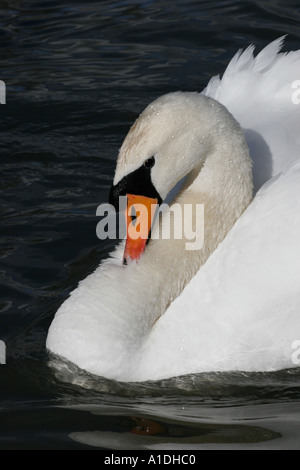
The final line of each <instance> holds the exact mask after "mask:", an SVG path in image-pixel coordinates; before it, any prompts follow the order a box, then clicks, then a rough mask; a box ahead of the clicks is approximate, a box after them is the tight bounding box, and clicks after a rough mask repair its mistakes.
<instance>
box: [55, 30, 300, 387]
mask: <svg viewBox="0 0 300 470" xmlns="http://www.w3.org/2000/svg"><path fill="white" fill-rule="evenodd" d="M281 45H282V39H279V40H277V41H275V42H273V43H272V44H270V45H269V46H267V47H266V48H265V49H264V50H263V51H262V52H261V53H260V54H258V56H257V57H256V58H254V56H253V48H252V47H250V48H248V49H247V50H246V51H245V52H243V53H242V52H239V53H238V54H237V55H236V56H235V57H234V58H233V59H232V61H231V62H230V64H229V65H228V67H227V69H226V71H225V73H224V75H223V78H222V79H220V78H218V77H214V78H213V79H212V80H211V81H210V83H209V84H208V86H207V87H206V89H205V90H204V91H203V92H202V94H196V93H172V94H169V95H165V96H163V97H161V98H159V99H158V100H156V101H155V102H154V103H152V105H150V106H149V107H148V108H146V110H145V111H144V112H143V113H142V115H141V116H140V118H139V119H138V120H137V122H136V123H135V125H134V126H133V128H132V129H131V131H130V132H129V134H128V136H127V138H126V139H125V141H124V144H123V146H122V148H121V151H120V155H119V158H118V164H117V169H116V175H115V180H114V181H115V183H117V182H118V181H120V180H121V179H122V177H124V176H125V175H127V174H128V173H130V172H131V171H134V170H136V169H137V168H139V166H140V165H141V164H142V163H143V161H144V160H145V159H147V158H149V157H150V156H151V155H153V154H155V155H156V164H155V166H154V168H153V169H152V174H151V176H152V181H153V183H154V186H155V187H156V189H157V190H158V192H159V193H160V194H161V196H162V197H163V198H165V197H166V195H167V193H168V192H169V190H170V189H171V188H172V187H173V186H174V185H175V184H176V183H177V182H178V181H179V179H180V178H181V177H182V176H185V175H186V174H188V173H189V176H188V178H187V182H186V183H185V187H184V189H183V191H182V192H181V193H180V194H179V195H178V196H177V198H176V199H175V202H178V203H180V204H184V203H186V202H193V203H204V204H205V217H206V218H205V245H204V248H203V250H201V252H187V251H185V250H184V240H151V242H150V243H149V245H148V246H147V248H146V251H145V252H144V254H143V255H142V257H141V259H140V260H139V261H138V262H137V263H136V262H133V263H131V264H130V265H129V266H122V246H120V247H119V248H118V249H117V251H116V253H115V254H113V257H112V258H110V259H109V260H106V261H105V262H104V263H102V264H101V265H100V266H99V267H98V268H97V269H96V271H95V272H94V273H93V274H92V275H90V276H89V277H87V278H86V279H85V280H84V281H82V282H81V283H80V285H79V287H78V288H77V289H76V290H75V291H73V292H72V294H71V296H70V298H69V299H67V301H66V302H65V303H64V304H63V305H62V306H61V307H60V309H59V310H58V312H57V314H56V316H55V319H54V321H53V323H52V325H51V327H50V330H49V334H48V338H47V348H48V349H49V350H50V351H52V352H54V353H55V354H58V355H60V356H62V357H64V358H67V359H68V360H70V361H72V362H74V363H75V364H77V365H78V366H79V367H82V368H84V369H86V370H88V371H90V372H92V373H95V374H98V375H104V376H106V377H109V378H115V379H119V380H125V381H126V380H147V379H160V378H165V377H170V376H174V375H179V374H187V373H195V372H203V371H212V370H214V371H215V370H220V371H224V370H245V371H268V370H274V369H281V368H286V367H292V366H293V365H294V364H293V362H292V354H293V352H294V351H293V349H292V344H293V342H294V341H295V340H299V339H300V313H299V310H300V287H299V279H300V243H299V239H300V211H299V202H300V161H299V160H300V159H299V157H300V141H299V136H300V132H299V131H300V105H297V104H295V103H294V102H293V100H292V94H293V92H294V91H295V90H294V89H293V88H292V83H293V82H294V81H296V80H298V79H299V78H300V51H297V52H290V53H289V54H280V53H279V50H280V48H281ZM211 98H213V99H211ZM215 100H216V101H215ZM219 103H222V104H223V105H224V106H225V108H224V107H223V106H222V105H220V104H219ZM226 108H227V109H228V110H229V112H230V113H231V114H232V115H233V116H234V117H235V119H236V120H237V121H238V122H239V124H240V125H241V127H242V129H243V132H242V131H241V130H240V128H239V126H238V124H237V122H236V121H235V120H234V119H233V118H232V116H231V114H230V113H229V112H228V111H227V109H226ZM244 136H245V137H246V140H247V143H248V145H249V148H250V155H251V157H252V161H253V175H254V186H255V191H256V190H257V189H259V188H260V187H261V186H262V184H263V183H265V182H267V183H266V184H264V186H263V187H262V188H261V189H260V191H259V192H258V193H257V194H256V196H255V198H254V200H253V202H252V203H251V204H250V205H249V203H250V201H251V193H252V180H251V171H250V159H249V156H248V149H247V147H246V145H245V142H244ZM248 205H249V207H248V208H247V209H246V210H245V208H246V207H247V206H248ZM244 210H245V212H244V213H243V211H244ZM242 213H243V214H242ZM241 214H242V215H241ZM237 219H238V220H237ZM236 220H237V222H236ZM235 222H236V223H235ZM233 225H234V226H233ZM232 226H233V228H232ZM155 229H156V228H155V227H154V231H155ZM228 232H229V233H228ZM227 233H228V235H227ZM226 235H227V236H226ZM224 237H226V238H225V239H224ZM223 239H224V240H223ZM222 240H223V241H222ZM220 242H221V243H220ZM199 268H200V269H199Z"/></svg>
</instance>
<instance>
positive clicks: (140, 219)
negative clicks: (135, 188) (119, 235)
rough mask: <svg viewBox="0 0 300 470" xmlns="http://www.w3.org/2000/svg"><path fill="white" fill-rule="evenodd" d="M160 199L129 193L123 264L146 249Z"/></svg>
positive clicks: (135, 257)
mask: <svg viewBox="0 0 300 470" xmlns="http://www.w3.org/2000/svg"><path fill="white" fill-rule="evenodd" d="M157 203H158V200H157V199H154V198H151V197H145V196H137V195H136V194H127V209H126V213H125V219H126V230H127V238H126V244H125V251H124V258H123V264H127V262H128V261H129V259H132V260H135V259H138V258H139V257H140V256H141V254H142V253H143V251H144V250H145V247H146V244H147V241H148V239H149V234H150V230H151V225H152V222H153V218H154V214H155V211H156V208H157Z"/></svg>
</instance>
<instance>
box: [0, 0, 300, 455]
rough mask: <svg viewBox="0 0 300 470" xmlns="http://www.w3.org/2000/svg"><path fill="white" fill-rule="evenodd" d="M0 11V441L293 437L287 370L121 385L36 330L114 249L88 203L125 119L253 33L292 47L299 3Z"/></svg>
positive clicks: (199, 74) (188, 83)
mask: <svg viewBox="0 0 300 470" xmlns="http://www.w3.org/2000/svg"><path fill="white" fill-rule="evenodd" d="M0 10H1V18H0V44H1V47H0V60H1V70H0V80H4V81H5V83H6V91H7V97H6V98H7V99H6V101H7V104H6V105H4V106H0V112H1V119H0V123H1V124H0V125H1V139H0V154H1V187H0V218H1V238H0V260H1V265H0V287H1V300H0V340H4V341H5V343H6V346H7V365H5V366H3V367H2V368H1V376H0V419H1V430H0V449H16V448H18V449H90V448H94V447H96V448H106V449H122V448H123V449H124V448H128V449H129V448H132V449H133V448H157V449H158V448H160V449H161V448H170V449H171V448H174V449H175V448H181V447H183V448H186V449H188V448H193V447H194V446H195V447H198V448H201V449H202V448H206V447H208V448H210V447H214V446H215V447H216V448H221V447H222V446H223V447H225V448H230V447H236V448H243V447H247V448H248V447H249V446H250V447H260V448H278V447H279V448H295V447H297V446H298V436H299V434H300V429H299V423H300V410H299V397H300V385H299V384H300V380H299V379H300V375H299V372H298V371H297V370H293V371H284V372H278V373H272V374H243V373H239V374H237V373H236V374H199V375H189V376H185V377H177V378H173V379H168V380H164V381H159V382H145V383H138V384H136V383H129V384H125V383H118V382H115V381H109V380H106V379H104V378H101V377H93V376H91V375H89V374H86V373H84V372H82V371H79V370H78V369H76V368H74V367H73V366H72V365H70V364H67V363H65V364H62V363H60V364H59V365H58V364H57V363H56V361H55V359H50V358H48V356H47V354H46V352H45V338H46V333H47V329H48V327H49V325H50V322H51V320H52V318H53V315H54V313H55V311H56V310H57V308H58V307H59V305H60V304H61V303H62V302H63V300H64V299H65V298H66V297H67V295H68V293H69V292H70V291H71V290H72V289H73V288H74V287H75V286H76V285H77V283H78V281H79V280H80V279H82V278H84V277H86V275H87V274H89V273H90V272H92V271H93V269H94V268H95V267H96V266H97V265H98V263H99V261H100V260H101V259H103V258H105V257H106V256H107V254H108V252H109V251H110V250H111V249H112V246H113V244H112V243H111V242H110V241H105V240H104V241H102V242H101V243H100V242H99V240H98V239H97V237H96V233H95V229H96V225H97V222H98V219H97V218H96V216H95V213H96V208H97V207H98V205H99V204H100V203H101V202H106V201H107V196H108V190H109V187H110V183H111V180H112V176H113V172H114V167H115V159H116V156H117V153H118V148H119V147H120V145H121V142H122V140H123V138H124V136H125V135H126V133H127V131H128V129H129V126H130V124H131V123H132V122H133V121H134V119H135V118H136V117H137V116H138V114H139V113H140V112H141V111H142V110H143V109H144V107H145V106H146V105H147V104H148V103H149V102H151V101H152V100H153V99H155V98H156V97H158V96H159V95H161V94H163V93H167V92H170V91H175V90H183V91H185V90H187V91H194V90H199V91H200V90H202V89H203V88H204V86H205V85H206V84H207V81H208V80H209V79H210V77H211V76H212V75H215V74H218V73H221V72H222V71H223V70H224V67H225V65H226V64H227V63H228V60H229V59H230V58H231V57H232V55H233V54H234V53H235V52H236V51H237V50H238V49H239V48H240V47H245V46H246V45H248V44H249V43H251V42H253V43H255V44H256V45H257V46H258V48H261V47H262V46H264V45H265V44H266V43H267V42H270V41H271V40H273V39H275V38H277V37H279V36H281V35H283V34H286V33H288V38H287V43H286V47H287V49H297V48H299V43H300V33H299V31H300V29H299V24H300V8H299V4H298V2H297V1H296V0H287V1H284V2H283V1H282V0H276V1H264V2H258V1H256V0H250V1H248V2H238V1H235V0H219V1H216V0H214V1H198V0H188V1H186V2H179V1H178V2H177V1H173V2H169V1H167V0H165V1H164V0H162V1H159V2H158V1H156V0H150V1H146V0H145V1H137V0H135V1H127V0H105V1H101V2H95V1H93V0H89V1H87V2H83V1H82V0H76V1H73V2H71V1H69V0H66V1H64V2H58V1H57V0H54V1H51V2H49V1H44V2H41V1H38V0H29V1H26V2H23V1H21V0H14V1H7V0H4V1H2V2H1V5H0ZM267 170H268V169H266V172H267ZM261 177H262V176H261ZM49 359H50V363H49ZM16 430H17V431H16Z"/></svg>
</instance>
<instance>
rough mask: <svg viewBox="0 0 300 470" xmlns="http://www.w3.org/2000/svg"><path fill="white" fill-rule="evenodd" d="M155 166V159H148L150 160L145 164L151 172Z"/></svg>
mask: <svg viewBox="0 0 300 470" xmlns="http://www.w3.org/2000/svg"><path fill="white" fill-rule="evenodd" d="M154 165H155V158H154V157H151V158H148V160H146V161H145V162H144V167H145V168H147V170H150V169H151V168H152V167H153V166H154Z"/></svg>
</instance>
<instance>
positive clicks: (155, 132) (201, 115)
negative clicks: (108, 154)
mask: <svg viewBox="0 0 300 470" xmlns="http://www.w3.org/2000/svg"><path fill="white" fill-rule="evenodd" d="M224 113H225V114H224ZM228 116H230V114H229V113H228V111H227V110H226V108H224V107H223V106H222V105H221V104H220V103H218V102H217V101H215V100H213V99H211V98H208V97H206V96H203V95H201V94H199V93H196V92H175V93H170V94H167V95H163V96H161V97H160V98H158V99H156V100H155V101H154V102H152V103H151V104H150V105H149V106H147V108H146V109H145V110H144V111H143V112H142V114H141V115H140V116H139V117H138V119H137V120H136V121H135V123H134V124H133V126H132V127H131V129H130V130H129V133H128V134H127V136H126V138H125V140H124V142H123V144H122V146H121V148H120V151H119V156H118V160H117V166H116V171H115V176H114V180H113V185H112V188H111V191H110V197H109V202H110V203H111V204H113V205H114V206H115V208H117V209H118V208H119V197H120V196H129V195H133V196H135V197H138V198H140V197H141V199H137V200H136V202H140V203H141V204H144V205H146V206H147V204H155V203H157V204H161V202H162V201H163V200H164V199H165V198H166V196H167V195H168V193H169V192H170V191H171V190H172V189H173V188H174V186H175V185H176V184H177V183H178V182H179V181H180V180H181V179H182V178H183V177H185V176H186V175H187V174H189V173H191V172H192V171H193V170H195V169H197V170H198V168H199V170H198V172H199V171H200V169H201V167H202V166H203V164H204V162H205V160H206V158H207V156H208V155H209V153H210V151H211V150H212V149H213V147H214V145H215V143H216V140H217V139H216V138H215V135H216V134H220V130H221V131H222V128H223V126H224V123H226V121H227V120H228ZM232 119H233V118H232ZM229 120H230V119H229ZM150 224H151V220H150ZM149 230H150V228H149ZM127 240H128V237H127ZM145 245H146V243H144V244H143V246H140V247H138V250H137V256H136V255H133V256H130V257H134V258H135V257H139V255H140V254H141V251H143V249H144V248H145ZM125 251H126V249H125Z"/></svg>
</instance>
